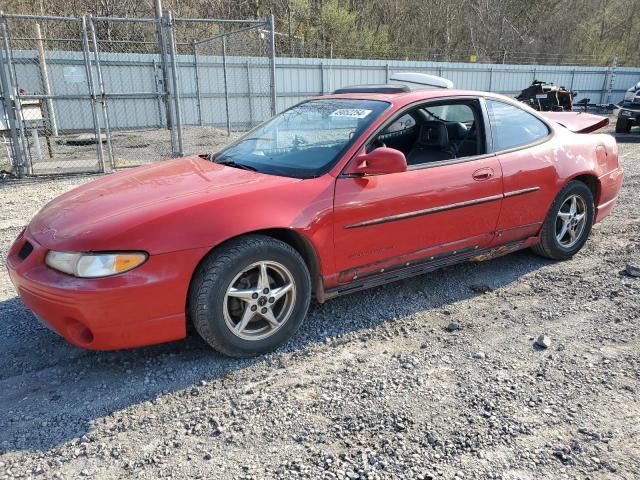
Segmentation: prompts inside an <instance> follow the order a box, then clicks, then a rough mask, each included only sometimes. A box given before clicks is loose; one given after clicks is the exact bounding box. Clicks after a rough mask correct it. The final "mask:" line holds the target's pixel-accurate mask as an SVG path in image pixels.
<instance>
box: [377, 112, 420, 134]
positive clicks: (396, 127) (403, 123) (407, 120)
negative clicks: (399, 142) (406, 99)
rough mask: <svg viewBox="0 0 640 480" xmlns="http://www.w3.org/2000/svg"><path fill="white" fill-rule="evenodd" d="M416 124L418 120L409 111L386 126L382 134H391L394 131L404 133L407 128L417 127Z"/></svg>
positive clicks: (394, 132)
mask: <svg viewBox="0 0 640 480" xmlns="http://www.w3.org/2000/svg"><path fill="white" fill-rule="evenodd" d="M415 125H416V121H415V120H414V119H413V117H412V116H411V115H409V114H408V113H407V114H405V115H403V116H401V117H400V118H399V119H397V120H396V121H394V122H393V123H392V124H391V125H389V126H388V127H387V128H385V129H384V131H383V132H382V133H381V135H390V134H392V133H393V134H398V135H402V134H403V133H405V132H406V131H407V130H409V129H411V128H413V127H415Z"/></svg>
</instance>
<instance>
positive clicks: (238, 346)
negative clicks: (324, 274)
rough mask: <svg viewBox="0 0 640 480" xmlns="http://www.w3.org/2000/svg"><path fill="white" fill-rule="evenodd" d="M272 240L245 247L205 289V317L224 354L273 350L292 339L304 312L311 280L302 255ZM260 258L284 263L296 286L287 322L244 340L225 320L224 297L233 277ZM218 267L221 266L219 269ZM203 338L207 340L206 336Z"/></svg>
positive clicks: (308, 298) (246, 353) (258, 352)
mask: <svg viewBox="0 0 640 480" xmlns="http://www.w3.org/2000/svg"><path fill="white" fill-rule="evenodd" d="M280 243H281V242H279V241H277V240H274V241H273V242H268V243H265V242H263V243H261V244H260V246H258V247H255V248H247V249H244V250H242V252H241V253H239V254H238V255H235V256H234V257H233V263H229V262H227V263H225V264H224V265H222V266H218V268H217V269H216V270H217V272H218V274H219V276H218V278H217V279H216V281H215V282H214V284H213V286H212V287H211V288H210V289H209V291H208V292H206V298H207V300H206V301H207V312H208V315H207V319H206V321H207V322H208V326H209V329H210V333H211V334H212V335H213V336H214V337H215V340H216V342H215V343H216V348H218V347H222V348H218V349H219V350H224V352H223V353H226V354H228V355H232V356H238V357H247V356H253V355H259V354H260V353H265V352H268V351H271V350H273V349H275V348H276V347H277V346H279V345H281V344H282V343H284V342H286V341H287V340H288V339H289V338H291V337H292V336H293V335H294V334H295V333H296V331H297V330H298V328H299V327H300V325H301V324H302V322H303V321H304V317H305V316H306V314H307V310H308V308H309V302H310V297H311V280H310V276H309V271H308V269H307V267H306V265H305V264H304V261H303V260H302V258H300V256H299V255H297V254H295V252H293V251H292V249H290V248H286V247H288V246H286V247H285V246H284V244H282V245H279V244H280ZM260 261H274V262H277V263H280V264H282V265H284V266H285V267H286V268H287V269H288V270H289V272H291V275H292V276H293V281H294V283H295V287H296V300H295V305H294V308H293V311H292V312H291V315H290V316H289V318H288V320H287V321H286V323H285V324H284V325H283V326H282V327H280V328H279V329H278V331H277V332H276V333H274V334H273V335H271V336H269V337H267V338H264V339H261V340H245V339H242V338H239V337H237V336H236V335H235V334H233V333H232V332H231V331H230V330H229V327H228V326H227V324H226V322H225V320H224V312H223V309H224V298H225V294H226V291H227V288H228V287H229V285H230V283H231V282H232V281H233V279H234V278H235V277H236V275H238V273H240V272H241V271H242V270H244V269H245V268H246V267H248V266H249V265H251V264H253V263H256V262H260ZM220 267H221V268H220ZM205 340H207V339H206V338H205Z"/></svg>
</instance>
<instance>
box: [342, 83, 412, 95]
mask: <svg viewBox="0 0 640 480" xmlns="http://www.w3.org/2000/svg"><path fill="white" fill-rule="evenodd" d="M410 91H411V89H410V88H409V87H408V86H406V85H354V86H351V87H342V88H338V89H336V90H334V91H333V93H335V94H338V93H405V92H410Z"/></svg>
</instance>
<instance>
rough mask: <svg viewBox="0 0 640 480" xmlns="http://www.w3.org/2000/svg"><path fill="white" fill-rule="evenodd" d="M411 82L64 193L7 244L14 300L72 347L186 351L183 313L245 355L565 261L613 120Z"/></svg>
mask: <svg viewBox="0 0 640 480" xmlns="http://www.w3.org/2000/svg"><path fill="white" fill-rule="evenodd" d="M425 83H429V82H425ZM444 86H447V85H444ZM414 87H416V85H415V84H413V83H411V82H409V83H407V84H404V85H403V84H399V83H398V84H392V85H382V86H364V87H351V88H344V89H341V90H338V91H336V92H335V93H334V94H332V95H326V96H322V97H319V98H315V99H311V100H308V101H304V102H302V103H300V104H298V105H296V106H294V107H292V108H290V109H288V110H286V111H284V112H283V113H281V114H279V115H277V116H275V117H274V118H272V119H271V120H269V121H267V122H266V123H264V124H262V125H260V126H258V127H257V128H255V129H254V130H253V131H251V132H249V133H248V134H246V135H245V136H244V137H242V138H240V139H239V140H237V141H236V142H234V143H232V144H231V145H229V146H228V147H226V148H225V149H224V150H222V151H220V152H218V153H215V154H211V155H201V156H196V157H188V158H181V159H176V160H171V161H164V162H158V163H155V164H151V165H146V166H143V167H140V168H137V169H135V170H128V171H122V172H119V173H116V174H114V175H110V176H105V177H103V178H101V179H99V180H96V181H93V182H90V183H88V184H86V185H83V186H81V187H79V188H76V189H75V190H72V191H70V192H68V193H66V194H64V195H62V196H60V197H59V198H57V199H55V200H53V201H52V202H50V203H49V204H48V205H46V206H45V207H44V208H43V209H42V210H41V211H40V212H39V213H38V214H37V215H36V217H35V218H34V219H33V220H32V221H31V223H30V224H29V225H28V226H27V227H26V228H25V230H24V231H23V232H22V233H21V234H20V235H19V237H18V238H17V240H16V241H15V243H14V244H13V245H12V247H11V249H10V250H9V254H8V262H7V263H8V268H9V273H10V276H11V279H12V281H13V283H14V284H15V286H16V288H17V290H18V292H19V294H20V297H21V298H22V301H23V302H24V304H25V305H26V306H27V307H28V308H30V309H31V310H32V311H33V312H34V313H35V314H36V315H37V316H38V317H39V318H41V319H42V320H43V321H44V322H45V323H46V324H48V325H49V326H50V327H51V328H52V329H53V330H55V331H56V332H58V333H59V334H60V335H62V336H63V337H64V338H66V339H67V340H68V341H69V342H71V343H73V344H74V345H77V346H79V347H84V348H90V349H99V350H102V349H104V350H108V349H120V348H128V347H137V346H142V345H149V344H154V343H159V342H167V341H170V340H177V339H181V338H183V337H185V335H186V327H187V322H192V324H193V325H194V326H195V329H196V330H197V331H198V333H199V334H200V335H201V336H202V337H203V338H204V339H205V340H206V341H207V342H208V343H209V344H210V345H211V346H212V347H213V348H215V349H216V350H218V351H220V352H222V353H224V354H226V355H231V356H235V357H246V356H251V355H256V354H259V353H262V352H267V351H269V350H272V349H274V348H275V347H277V346H278V345H280V344H282V343H283V342H285V341H286V340H288V339H289V338H290V337H291V336H292V335H294V333H295V332H296V330H297V329H298V328H299V327H300V325H301V324H302V322H303V320H304V318H305V315H306V313H307V308H308V306H309V302H310V300H311V298H312V297H314V298H315V299H316V301H318V302H324V301H326V300H328V299H329V298H332V297H335V296H337V295H343V294H347V293H350V292H354V291H357V290H362V289H365V288H369V287H373V286H376V285H382V284H384V283H387V282H391V281H395V280H398V279H402V278H406V277H410V276H412V275H419V274H422V273H425V272H429V271H432V270H434V269H437V268H440V267H443V266H446V265H451V264H454V263H458V262H463V261H467V260H484V259H489V258H492V257H495V256H498V255H503V254H506V253H509V252H513V251H515V250H519V249H523V248H528V247H531V248H532V249H533V250H534V251H535V252H536V253H538V254H540V255H543V256H545V257H548V258H552V259H556V260H565V259H569V258H571V257H572V256H573V255H574V254H576V253H577V252H578V251H579V250H580V249H581V248H582V246H583V245H584V244H585V242H586V240H587V237H588V236H589V232H590V231H591V227H592V225H593V224H594V223H595V222H599V221H601V220H602V219H603V218H604V217H606V216H607V215H608V214H609V213H610V212H611V210H612V208H613V206H614V204H615V202H616V199H617V197H618V192H619V191H620V187H621V184H622V179H623V173H622V168H621V167H620V165H619V163H618V154H617V147H616V142H615V140H614V139H613V138H612V137H611V136H609V135H601V134H585V132H590V131H593V130H594V129H597V128H599V127H601V126H603V125H606V123H607V119H606V118H602V117H598V116H594V115H589V114H585V113H572V112H567V113H545V114H544V115H543V114H541V113H538V112H535V111H534V110H532V109H530V108H528V107H527V106H525V105H523V104H520V103H517V102H515V101H514V100H512V99H510V98H507V97H504V96H500V95H496V94H492V93H483V92H473V91H461V90H454V89H451V88H425V85H417V87H418V88H414Z"/></svg>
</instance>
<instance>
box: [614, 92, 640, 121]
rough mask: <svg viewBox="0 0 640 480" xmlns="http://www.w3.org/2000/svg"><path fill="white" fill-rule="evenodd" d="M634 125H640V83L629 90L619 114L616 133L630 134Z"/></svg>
mask: <svg viewBox="0 0 640 480" xmlns="http://www.w3.org/2000/svg"><path fill="white" fill-rule="evenodd" d="M633 125H640V82H638V83H636V84H635V85H634V86H633V87H631V88H630V89H629V90H627V93H625V94H624V100H623V101H622V105H621V106H620V111H619V112H618V121H617V122H616V133H628V132H629V131H631V127H632V126H633Z"/></svg>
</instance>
